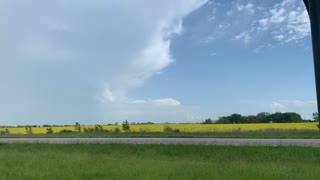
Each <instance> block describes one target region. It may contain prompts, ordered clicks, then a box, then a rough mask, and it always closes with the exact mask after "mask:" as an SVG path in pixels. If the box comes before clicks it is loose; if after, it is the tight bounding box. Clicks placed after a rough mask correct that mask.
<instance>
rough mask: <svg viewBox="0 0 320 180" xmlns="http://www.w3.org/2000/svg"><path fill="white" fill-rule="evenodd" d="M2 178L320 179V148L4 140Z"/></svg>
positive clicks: (0, 151)
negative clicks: (61, 142) (29, 142)
mask: <svg viewBox="0 0 320 180" xmlns="http://www.w3.org/2000/svg"><path fill="white" fill-rule="evenodd" d="M0 172H1V174H0V179H30V180H31V179H32V180H34V179H319V178H320V149H319V148H315V147H281V146H280V147H254V146H208V145H132V144H131V145H128V144H64V145H61V144H60V145H59V144H0Z"/></svg>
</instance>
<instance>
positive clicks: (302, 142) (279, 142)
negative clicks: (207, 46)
mask: <svg viewBox="0 0 320 180" xmlns="http://www.w3.org/2000/svg"><path fill="white" fill-rule="evenodd" d="M0 143H49V144H94V143H98V144H108V143H122V144H205V145H235V146H242V145H249V146H314V147H320V139H243V138H241V139H240V138H0Z"/></svg>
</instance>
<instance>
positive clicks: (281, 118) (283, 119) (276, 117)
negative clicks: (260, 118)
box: [270, 112, 303, 123]
mask: <svg viewBox="0 0 320 180" xmlns="http://www.w3.org/2000/svg"><path fill="white" fill-rule="evenodd" d="M270 121H272V122H275V123H287V122H303V119H302V118H301V116H300V115H299V114H297V113H292V112H286V113H281V112H276V113H274V114H271V115H270Z"/></svg>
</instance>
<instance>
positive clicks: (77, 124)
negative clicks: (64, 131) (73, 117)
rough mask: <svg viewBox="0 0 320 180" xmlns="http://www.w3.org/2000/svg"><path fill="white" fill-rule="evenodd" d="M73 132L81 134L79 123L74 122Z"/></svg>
mask: <svg viewBox="0 0 320 180" xmlns="http://www.w3.org/2000/svg"><path fill="white" fill-rule="evenodd" d="M74 130H75V131H76V132H81V125H80V123H79V122H76V124H75V125H74Z"/></svg>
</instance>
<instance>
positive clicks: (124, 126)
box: [122, 120, 130, 132]
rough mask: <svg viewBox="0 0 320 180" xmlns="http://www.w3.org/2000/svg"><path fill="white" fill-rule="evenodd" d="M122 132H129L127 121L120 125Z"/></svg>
mask: <svg viewBox="0 0 320 180" xmlns="http://www.w3.org/2000/svg"><path fill="white" fill-rule="evenodd" d="M122 130H123V131H126V132H127V131H130V124H129V122H128V121H127V120H125V121H123V123H122Z"/></svg>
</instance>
